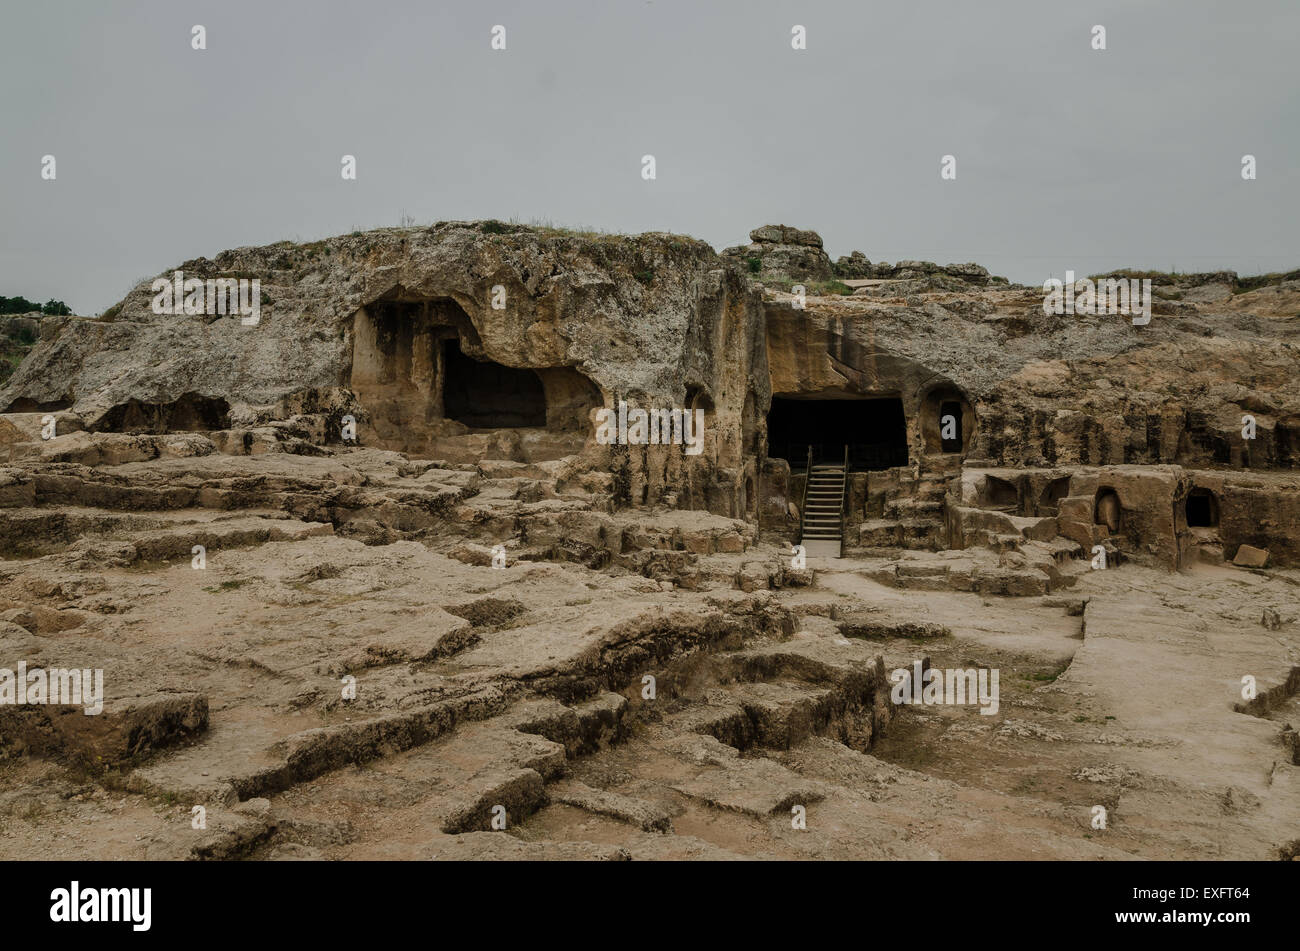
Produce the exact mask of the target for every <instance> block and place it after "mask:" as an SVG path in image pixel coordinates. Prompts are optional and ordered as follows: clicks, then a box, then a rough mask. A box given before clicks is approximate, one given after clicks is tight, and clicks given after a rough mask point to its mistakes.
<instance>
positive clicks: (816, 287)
mask: <svg viewBox="0 0 1300 951" xmlns="http://www.w3.org/2000/svg"><path fill="white" fill-rule="evenodd" d="M763 283H764V284H765V285H766V286H767V287H774V288H776V289H777V290H782V291H787V292H789V291H792V290H793V289H794V286H795V285H796V284H802V285H803V286H804V291H805V293H807V295H808V296H809V297H833V296H835V295H839V296H841V297H847V296H849V295H850V294H852V293H853V288H851V287H849V285H847V284H845V283H843V282H842V281H836V280H833V279H832V280H829V281H789V280H785V279H783V278H772V279H764V281H763Z"/></svg>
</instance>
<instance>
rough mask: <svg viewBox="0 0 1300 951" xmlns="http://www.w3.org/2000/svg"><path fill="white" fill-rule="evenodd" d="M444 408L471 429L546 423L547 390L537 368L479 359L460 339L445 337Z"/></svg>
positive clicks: (447, 414)
mask: <svg viewBox="0 0 1300 951" xmlns="http://www.w3.org/2000/svg"><path fill="white" fill-rule="evenodd" d="M443 348H444V349H443V384H442V400H443V412H444V414H445V415H446V416H447V417H448V418H450V419H454V420H456V421H457V422H459V423H464V424H465V425H466V426H469V427H470V428H471V429H513V428H519V427H524V426H534V427H544V426H545V425H546V392H545V390H544V389H543V388H542V381H541V379H540V378H539V377H538V375H537V373H536V371H533V370H523V369H519V368H518V367H508V366H503V365H502V364H500V363H493V362H492V361H490V360H483V361H480V360H475V359H473V358H471V357H468V356H466V355H465V354H464V353H462V352H461V349H460V342H459V341H458V340H446V341H443Z"/></svg>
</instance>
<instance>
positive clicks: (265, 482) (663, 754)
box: [0, 433, 1300, 859]
mask: <svg viewBox="0 0 1300 951" xmlns="http://www.w3.org/2000/svg"><path fill="white" fill-rule="evenodd" d="M68 440H73V442H72V443H70V442H68ZM205 442H207V440H205V439H204V438H203V437H198V436H193V435H190V436H152V437H151V436H124V435H109V434H87V433H74V434H71V435H70V436H67V437H61V438H60V439H58V440H55V441H53V442H52V443H51V444H50V445H49V446H47V447H45V448H44V449H43V450H42V451H43V452H44V456H43V457H42V458H40V459H35V460H32V459H29V460H27V461H22V460H19V461H16V462H13V463H11V464H10V466H9V467H8V468H4V469H0V539H3V542H2V544H0V549H2V550H0V556H2V557H3V560H2V561H0V644H3V656H4V657H5V658H6V659H7V661H6V662H7V663H8V664H9V666H13V664H14V663H16V661H17V660H19V659H22V660H26V662H27V663H28V665H29V667H34V666H38V665H46V666H76V667H101V668H103V669H104V671H105V694H106V697H105V706H104V711H103V713H102V714H100V715H99V716H97V717H89V716H85V715H84V714H83V713H82V712H81V711H80V710H77V709H69V708H45V709H37V710H35V711H34V712H33V710H32V709H31V708H29V709H27V710H24V711H23V712H21V713H15V712H14V710H15V709H16V708H13V707H6V708H0V710H2V711H3V712H2V713H0V739H2V741H3V745H4V750H3V752H4V755H5V757H6V758H5V759H4V760H3V763H2V765H0V858H3V859H31V858H68V859H72V858H96V859H113V858H149V859H188V858H193V859H203V858H254V859H304V858H322V859H361V858H392V859H421V858H423V859H434V858H436V859H456V858H484V859H490V858H601V859H626V858H634V859H666V858H702V859H720V858H740V857H744V858H840V859H850V858H872V859H877V858H908V859H931V858H1044V859H1047V858H1097V859H1117V858H1130V857H1141V858H1174V859H1215V858H1244V859H1270V858H1273V859H1275V858H1279V857H1281V858H1292V857H1294V856H1295V855H1296V853H1297V850H1300V766H1298V765H1297V764H1298V763H1300V759H1298V756H1300V754H1298V752H1297V749H1298V747H1297V745H1296V743H1295V740H1294V736H1295V734H1294V731H1293V730H1291V729H1290V725H1294V724H1295V723H1296V720H1297V719H1300V706H1298V702H1297V699H1296V693H1297V689H1298V688H1300V626H1298V624H1297V616H1296V615H1297V609H1296V603H1297V598H1296V590H1297V584H1300V572H1297V571H1295V570H1290V569H1268V570H1246V569H1242V568H1235V567H1231V566H1209V565H1206V566H1198V567H1196V568H1194V569H1192V570H1191V571H1189V572H1184V573H1172V572H1165V571H1158V570H1155V569H1151V568H1143V567H1138V566H1136V565H1128V564H1126V565H1123V566H1121V567H1118V568H1114V569H1111V570H1107V571H1091V570H1088V565H1087V562H1086V561H1083V560H1081V559H1077V560H1075V561H1074V562H1073V563H1072V564H1070V565H1067V566H1065V568H1064V570H1063V572H1062V574H1063V577H1065V578H1067V579H1068V582H1069V583H1068V584H1067V585H1065V586H1062V587H1060V588H1059V589H1057V590H1054V591H1053V592H1052V593H1050V594H1047V595H1041V594H1039V595H1030V596H1020V597H1015V596H1009V595H995V594H989V593H981V590H980V588H981V586H980V585H979V584H978V583H977V584H975V585H973V587H974V589H975V590H968V591H961V590H952V589H951V587H949V586H947V585H945V584H944V583H943V582H942V579H943V577H945V576H946V575H948V574H949V573H951V572H952V571H953V570H957V569H959V570H961V571H964V572H965V573H966V574H967V575H970V576H972V577H975V578H976V579H977V580H978V578H979V577H980V573H981V572H985V573H987V574H990V575H993V574H1000V575H1005V573H1006V572H1007V571H1008V570H1015V568H1014V564H1013V565H1012V567H1011V568H1008V565H1007V563H1006V561H1005V560H1002V561H1001V562H999V559H998V558H997V556H996V555H995V554H993V553H990V552H987V551H983V550H980V551H969V552H928V551H895V552H892V553H881V554H880V556H879V557H876V556H873V557H865V556H864V557H861V558H851V559H835V560H822V559H810V560H809V562H808V565H807V567H806V568H804V569H799V568H795V567H793V566H792V564H791V560H790V555H789V550H788V548H787V547H786V546H785V545H783V544H781V543H779V541H778V540H776V539H774V538H768V537H765V536H764V537H756V532H755V529H754V528H753V527H752V525H748V524H746V523H745V522H743V521H735V520H731V519H726V518H722V517H719V516H710V515H707V514H704V513H698V512H681V511H671V512H668V511H661V512H647V511H626V510H624V511H611V510H609V508H608V505H607V504H606V502H605V501H604V499H605V496H603V495H602V494H601V493H599V492H592V491H589V490H588V489H587V488H584V486H583V484H582V482H581V480H577V479H572V478H567V477H566V473H565V472H564V471H563V465H562V464H553V465H551V464H548V465H543V466H540V467H539V466H529V465H524V464H507V463H493V464H488V463H484V464H482V465H479V466H475V465H457V466H442V465H439V464H437V463H433V462H419V461H412V460H409V459H407V458H406V457H404V456H401V455H398V454H396V453H390V452H380V451H376V450H365V449H354V450H340V451H338V452H326V453H324V454H322V455H319V456H306V455H296V454H292V453H271V454H263V455H251V456H244V457H239V456H226V455H220V454H217V453H213V452H211V451H210V448H209V449H207V450H206V451H205V448H204V446H203V443H205ZM58 445H62V446H63V448H61V449H57V450H56V448H55V447H56V446H58ZM209 446H210V444H209ZM69 447H71V448H69ZM548 466H549V467H548ZM497 539H508V541H506V542H505V565H504V567H494V566H493V550H492V546H493V545H494V544H497ZM195 545H201V546H203V547H204V566H203V567H202V568H198V567H195V555H194V553H193V548H194V546H195ZM886 554H888V557H885V555H886ZM989 559H992V562H990V561H989ZM497 561H498V564H500V558H499V557H498V559H497ZM984 590H985V591H986V592H987V591H988V590H1007V588H1006V587H1005V585H1004V586H1001V587H998V588H996V589H989V588H985V589H984ZM1010 590H1017V589H1016V588H1015V586H1011V588H1010ZM1039 590H1041V589H1039ZM925 659H928V662H929V664H930V665H931V666H933V667H936V668H944V669H948V668H982V667H988V668H996V669H998V670H999V671H1000V703H999V708H998V711H997V713H996V714H993V715H985V714H981V713H980V712H979V707H977V706H942V705H940V706H899V705H896V704H894V703H893V702H892V701H891V698H890V685H889V681H888V679H887V673H888V671H891V670H893V669H895V668H900V667H902V668H910V667H911V666H912V664H913V663H914V662H915V661H918V660H922V661H923V660H925ZM1247 675H1250V676H1253V677H1255V678H1256V680H1257V682H1258V685H1259V688H1258V689H1259V695H1258V697H1257V698H1256V699H1255V700H1253V701H1251V702H1249V703H1247V702H1246V701H1244V700H1243V699H1242V695H1241V689H1242V686H1241V685H1242V678H1243V677H1244V676H1247ZM647 677H652V678H653V688H654V689H653V698H651V695H652V692H651V690H650V686H651V682H650V681H647V679H646V678H647ZM350 686H354V687H355V697H354V698H351V699H347V698H345V693H348V692H349V687H350ZM1098 805H1100V806H1103V807H1105V809H1106V811H1107V820H1108V821H1107V827H1106V828H1105V829H1098V828H1094V826H1093V821H1092V820H1093V815H1094V807H1096V806H1098ZM196 806H201V807H202V809H203V818H204V823H203V824H205V826H206V828H199V829H196V828H194V825H195V812H194V809H195V807H196ZM800 814H802V815H803V817H804V818H805V823H806V828H796V827H795V826H796V825H798V823H797V822H796V821H795V820H796V818H797V817H798V816H799V815H800ZM494 820H495V823H496V826H498V828H494ZM502 824H504V828H503V829H502V828H499V826H500V825H502Z"/></svg>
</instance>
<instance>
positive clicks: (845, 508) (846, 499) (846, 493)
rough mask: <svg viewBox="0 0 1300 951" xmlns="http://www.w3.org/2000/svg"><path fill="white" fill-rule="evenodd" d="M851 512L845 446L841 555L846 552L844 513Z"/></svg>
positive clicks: (845, 448)
mask: <svg viewBox="0 0 1300 951" xmlns="http://www.w3.org/2000/svg"><path fill="white" fill-rule="evenodd" d="M848 510H849V446H848V443H845V444H844V488H843V491H842V492H841V493H840V553H841V554H843V552H844V513H845V512H847V511H848Z"/></svg>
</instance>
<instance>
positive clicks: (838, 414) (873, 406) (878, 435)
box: [767, 396, 908, 471]
mask: <svg viewBox="0 0 1300 951" xmlns="http://www.w3.org/2000/svg"><path fill="white" fill-rule="evenodd" d="M767 441H768V447H769V448H768V455H769V456H771V457H774V458H777V459H784V460H786V461H787V462H789V463H790V468H791V469H792V470H795V471H802V470H803V469H804V467H805V465H806V464H807V460H808V449H809V447H811V448H812V456H813V462H814V463H819V462H821V463H828V464H842V463H843V462H844V449H845V447H846V446H847V447H848V450H849V464H850V466H851V467H852V468H853V469H854V470H856V471H862V470H877V469H892V468H893V467H895V466H905V465H907V461H908V460H907V420H906V418H905V416H904V414H903V401H902V400H901V399H898V398H897V397H888V398H862V397H848V398H841V399H802V398H798V397H781V396H776V397H773V398H772V409H771V410H770V411H769V412H768V415H767Z"/></svg>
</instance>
